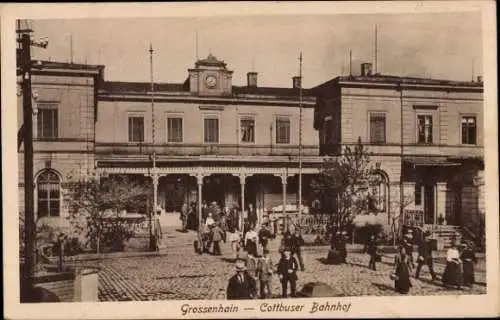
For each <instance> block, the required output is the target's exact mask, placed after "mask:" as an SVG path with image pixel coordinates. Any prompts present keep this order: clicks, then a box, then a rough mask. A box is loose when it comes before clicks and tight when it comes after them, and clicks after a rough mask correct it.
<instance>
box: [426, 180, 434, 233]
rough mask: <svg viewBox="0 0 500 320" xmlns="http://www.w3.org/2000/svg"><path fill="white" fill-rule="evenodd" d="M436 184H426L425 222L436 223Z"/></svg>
mask: <svg viewBox="0 0 500 320" xmlns="http://www.w3.org/2000/svg"><path fill="white" fill-rule="evenodd" d="M435 208H436V206H435V198H434V185H431V184H427V185H424V223H425V224H434V214H435Z"/></svg>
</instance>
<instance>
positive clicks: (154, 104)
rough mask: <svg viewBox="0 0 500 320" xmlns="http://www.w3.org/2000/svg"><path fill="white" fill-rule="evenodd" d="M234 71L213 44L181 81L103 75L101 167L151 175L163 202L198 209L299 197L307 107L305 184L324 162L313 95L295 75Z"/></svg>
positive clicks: (264, 205) (267, 206)
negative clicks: (274, 82)
mask: <svg viewBox="0 0 500 320" xmlns="http://www.w3.org/2000/svg"><path fill="white" fill-rule="evenodd" d="M232 74H233V72H232V71H231V70H229V69H228V68H227V64H226V63H225V62H223V61H221V60H218V59H217V58H215V57H214V56H213V55H211V54H210V55H209V56H208V57H207V58H206V59H202V60H198V61H197V62H196V63H195V67H194V68H192V69H189V70H188V77H187V79H186V80H185V81H184V82H183V83H178V84H155V85H154V87H151V84H150V83H126V82H105V83H104V85H103V87H102V88H101V89H100V91H99V107H98V112H97V122H96V144H95V156H96V164H97V168H98V170H99V172H100V174H104V175H108V174H128V175H142V176H148V177H150V178H151V179H152V181H153V183H154V186H155V190H157V196H158V200H157V203H158V205H159V206H160V207H161V208H162V209H164V210H166V211H179V210H180V207H181V206H182V204H183V203H197V204H198V208H199V209H200V215H201V206H200V205H201V204H202V203H203V202H207V203H208V204H210V203H212V202H214V201H215V202H217V203H218V204H219V205H220V206H221V207H224V206H228V207H233V206H234V205H237V206H238V207H239V208H242V207H243V208H245V210H246V208H247V207H248V205H249V204H253V206H254V208H257V210H260V211H269V210H271V209H272V208H273V207H276V206H278V205H282V204H283V203H285V204H287V205H296V201H297V190H298V186H297V175H298V172H299V168H298V162H299V157H298V156H299V127H300V118H301V116H300V113H301V112H302V155H303V170H302V172H303V174H304V180H303V185H305V186H307V185H308V177H310V176H311V175H313V174H315V173H316V172H317V170H318V167H319V164H320V163H321V158H320V157H319V148H318V145H319V143H318V141H317V134H316V133H315V130H314V128H313V115H314V105H315V98H314V97H313V96H311V95H310V92H309V91H308V90H302V91H303V99H302V100H301V101H299V93H300V92H299V87H298V83H297V81H298V78H294V79H293V80H294V81H293V82H292V81H291V84H295V86H290V87H289V88H270V87H260V86H258V83H257V81H258V79H257V76H258V74H257V73H256V72H249V73H248V74H247V85H246V86H242V87H238V86H233V85H232ZM291 80H292V79H291ZM153 160H154V161H153ZM304 190H305V192H306V194H305V195H306V196H305V197H304V199H307V201H312V200H309V198H310V197H308V196H307V190H308V189H307V188H305V189H304ZM307 201H306V202H307Z"/></svg>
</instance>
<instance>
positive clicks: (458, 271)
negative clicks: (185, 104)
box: [443, 244, 462, 289]
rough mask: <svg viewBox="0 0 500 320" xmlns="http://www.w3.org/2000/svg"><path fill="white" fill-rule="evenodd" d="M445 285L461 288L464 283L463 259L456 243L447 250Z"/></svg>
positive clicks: (444, 274)
mask: <svg viewBox="0 0 500 320" xmlns="http://www.w3.org/2000/svg"><path fill="white" fill-rule="evenodd" d="M443 285H444V286H445V287H446V288H449V287H452V286H455V287H457V288H458V289H460V287H461V285H462V261H461V260H460V252H459V251H458V247H457V245H456V244H453V245H452V247H451V248H449V249H448V251H446V268H445V269H444V273H443Z"/></svg>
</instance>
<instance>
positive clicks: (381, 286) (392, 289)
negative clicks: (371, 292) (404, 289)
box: [372, 282, 394, 292]
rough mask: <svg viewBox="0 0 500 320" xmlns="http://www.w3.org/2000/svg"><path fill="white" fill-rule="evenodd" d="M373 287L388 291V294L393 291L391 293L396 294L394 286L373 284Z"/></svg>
mask: <svg viewBox="0 0 500 320" xmlns="http://www.w3.org/2000/svg"><path fill="white" fill-rule="evenodd" d="M372 285H374V286H375V287H377V288H378V289H379V290H381V291H386V292H388V291H391V292H394V288H393V287H392V286H389V285H386V284H383V283H376V282H372Z"/></svg>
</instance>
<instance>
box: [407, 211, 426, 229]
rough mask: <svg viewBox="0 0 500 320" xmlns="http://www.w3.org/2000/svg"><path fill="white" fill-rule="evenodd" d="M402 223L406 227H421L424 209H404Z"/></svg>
mask: <svg viewBox="0 0 500 320" xmlns="http://www.w3.org/2000/svg"><path fill="white" fill-rule="evenodd" d="M403 225H404V226H407V227H423V226H424V211H423V210H405V211H404V212H403Z"/></svg>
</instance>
